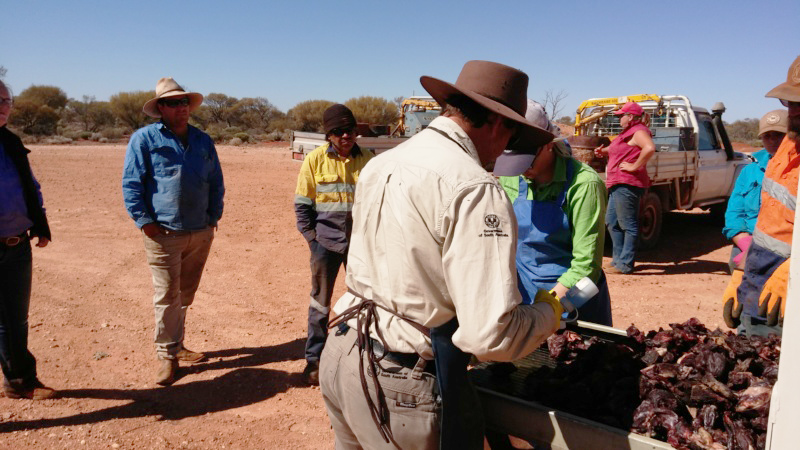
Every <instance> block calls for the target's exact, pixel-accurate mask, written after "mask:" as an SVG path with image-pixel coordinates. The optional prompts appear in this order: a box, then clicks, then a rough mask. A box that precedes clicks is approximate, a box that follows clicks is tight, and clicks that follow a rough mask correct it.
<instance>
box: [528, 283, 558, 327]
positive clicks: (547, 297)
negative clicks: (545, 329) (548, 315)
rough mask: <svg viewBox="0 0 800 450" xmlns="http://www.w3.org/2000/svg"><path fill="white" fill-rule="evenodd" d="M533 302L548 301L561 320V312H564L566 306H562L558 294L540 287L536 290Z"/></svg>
mask: <svg viewBox="0 0 800 450" xmlns="http://www.w3.org/2000/svg"><path fill="white" fill-rule="evenodd" d="M533 303H534V304H536V303H547V304H548V305H550V306H551V307H552V308H553V312H554V313H555V314H556V320H557V321H561V314H563V313H564V307H563V306H561V302H560V301H559V300H558V296H556V294H554V293H553V292H547V291H545V290H544V289H539V290H538V291H536V297H534V299H533Z"/></svg>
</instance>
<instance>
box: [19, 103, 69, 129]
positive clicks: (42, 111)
mask: <svg viewBox="0 0 800 450" xmlns="http://www.w3.org/2000/svg"><path fill="white" fill-rule="evenodd" d="M59 119H60V116H59V114H58V112H56V110H54V109H53V108H51V107H49V106H47V105H37V104H36V103H34V102H32V101H31V100H15V101H14V109H13V110H12V113H11V116H10V117H9V120H8V122H9V123H10V124H11V126H13V127H17V128H20V129H22V132H23V133H25V134H35V135H53V134H56V132H57V131H58V120H59Z"/></svg>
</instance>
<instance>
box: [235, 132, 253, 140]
mask: <svg viewBox="0 0 800 450" xmlns="http://www.w3.org/2000/svg"><path fill="white" fill-rule="evenodd" d="M235 137H237V138H239V139H241V140H242V142H250V135H249V134H247V133H244V132H241V133H236V135H235Z"/></svg>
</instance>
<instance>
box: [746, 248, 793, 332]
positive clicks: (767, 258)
mask: <svg viewBox="0 0 800 450" xmlns="http://www.w3.org/2000/svg"><path fill="white" fill-rule="evenodd" d="M784 261H786V258H784V257H783V256H780V255H778V254H775V253H773V252H771V251H769V250H767V249H766V248H764V247H762V246H760V245H758V244H757V243H755V242H753V243H752V244H750V249H749V250H748V251H747V261H746V264H745V267H744V274H743V275H742V283H741V284H739V288H738V289H737V290H736V298H737V299H739V303H741V304H742V305H744V310H743V311H742V316H744V315H745V314H746V315H749V316H751V317H753V318H755V319H760V320H762V321H763V320H765V319H766V317H759V316H758V301H759V298H760V297H761V289H763V288H764V284H765V283H766V282H767V280H769V277H771V276H772V274H773V273H774V272H775V269H777V268H778V267H779V266H780V265H781V264H783V262H784ZM784 300H785V299H784Z"/></svg>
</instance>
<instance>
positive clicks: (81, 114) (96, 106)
mask: <svg viewBox="0 0 800 450" xmlns="http://www.w3.org/2000/svg"><path fill="white" fill-rule="evenodd" d="M67 114H68V117H69V119H70V121H73V122H78V123H80V125H81V128H83V130H84V131H93V132H95V131H99V130H100V129H101V128H103V127H106V126H109V125H113V124H114V120H115V117H114V114H113V113H112V112H111V107H110V106H109V104H108V102H98V101H96V100H95V98H94V97H93V96H89V95H84V96H83V101H78V100H70V101H69V103H67Z"/></svg>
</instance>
